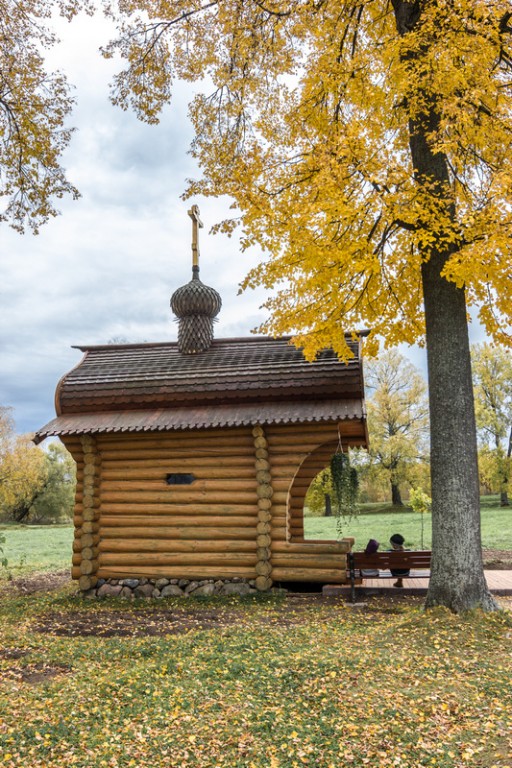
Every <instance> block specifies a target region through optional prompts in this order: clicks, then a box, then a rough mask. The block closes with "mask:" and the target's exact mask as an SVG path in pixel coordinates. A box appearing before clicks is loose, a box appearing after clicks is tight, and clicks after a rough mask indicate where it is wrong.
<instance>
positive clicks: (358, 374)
mask: <svg viewBox="0 0 512 768" xmlns="http://www.w3.org/2000/svg"><path fill="white" fill-rule="evenodd" d="M349 345H350V347H351V350H352V352H353V353H354V357H353V358H352V359H351V360H349V361H348V363H343V362H340V360H338V358H337V357H336V355H335V354H334V353H333V352H332V350H324V351H323V352H321V353H320V354H319V356H318V358H317V359H316V360H315V361H314V362H312V363H311V362H308V361H307V360H306V359H305V358H304V356H303V354H302V352H301V350H299V349H297V348H296V347H294V346H293V345H291V344H290V339H289V338H288V337H285V338H279V339H272V338H267V337H249V338H234V339H216V340H214V341H213V343H212V345H211V347H210V348H209V349H207V350H206V351H204V352H201V353H198V354H195V355H186V354H182V353H181V352H180V351H179V348H178V345H177V343H176V342H169V343H162V344H124V345H112V344H109V345H104V346H94V347H79V349H81V350H82V351H83V352H84V357H83V359H82V360H81V362H80V363H79V364H78V365H77V366H76V367H75V368H74V369H73V370H71V371H70V372H69V373H68V374H66V375H65V376H64V377H63V378H62V379H61V381H60V382H59V385H58V387H57V392H56V408H57V414H58V415H59V416H60V417H61V419H60V420H54V421H53V422H51V423H50V424H48V425H47V426H46V427H44V428H43V429H41V430H40V431H39V432H38V433H37V436H36V439H38V440H42V439H44V437H46V436H48V435H50V434H71V433H74V434H78V433H84V432H86V431H100V426H99V425H100V424H102V425H103V428H104V429H105V430H107V431H111V430H115V431H124V430H130V431H132V430H139V429H142V430H146V429H150V428H154V429H177V428H195V427H196V426H214V425H222V426H226V425H229V424H232V425H242V424H246V423H254V421H255V420H256V421H260V422H261V421H266V422H267V423H271V422H283V423H296V422H297V421H300V420H301V417H300V414H301V413H302V416H303V417H304V420H305V421H307V420H310V421H315V420H321V421H331V420H339V419H345V418H356V419H361V418H364V415H363V412H362V409H363V377H362V366H361V360H360V353H359V342H358V341H353V340H350V341H349ZM342 401H347V402H345V403H343V402H342ZM349 401H350V402H351V403H352V404H351V405H349ZM279 403H280V404H281V405H280V406H279V407H278V406H277V404H279ZM306 403H310V405H309V406H308V409H307V413H308V414H309V415H307V416H306V410H305V404H306ZM354 403H358V405H357V407H356V406H355V405H354ZM321 404H323V405H324V406H325V407H324V408H320V405H321ZM242 406H245V407H244V408H242ZM249 406H251V407H249ZM270 406H272V407H270ZM347 408H348V410H347ZM315 409H316V410H315ZM349 411H350V413H351V415H350V416H349V415H347V414H348V412H349ZM315 413H316V414H317V416H315ZM101 414H104V415H105V417H104V418H103V416H102V415H101ZM320 414H322V415H321V416H320ZM72 416H76V417H78V416H81V417H83V418H80V419H79V418H73V419H72V418H71V417H72ZM85 417H87V418H85ZM57 422H58V423H57ZM150 423H153V425H154V426H153V427H150V426H148V425H149V424H150ZM86 424H87V425H88V427H87V428H86V426H85V425H86ZM93 425H96V427H97V428H96V427H94V430H93V429H92V427H93ZM115 425H117V427H116V426H115Z"/></svg>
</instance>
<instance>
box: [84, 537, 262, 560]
mask: <svg viewBox="0 0 512 768" xmlns="http://www.w3.org/2000/svg"><path fill="white" fill-rule="evenodd" d="M99 550H100V552H256V539H254V541H244V540H230V539H220V540H214V541H211V540H202V541H201V540H198V539H190V540H188V541H184V540H183V539H179V540H177V539H160V538H158V539H141V538H136V539H119V538H116V539H103V540H102V541H101V542H100V545H99ZM269 554H270V550H269ZM258 559H260V558H258Z"/></svg>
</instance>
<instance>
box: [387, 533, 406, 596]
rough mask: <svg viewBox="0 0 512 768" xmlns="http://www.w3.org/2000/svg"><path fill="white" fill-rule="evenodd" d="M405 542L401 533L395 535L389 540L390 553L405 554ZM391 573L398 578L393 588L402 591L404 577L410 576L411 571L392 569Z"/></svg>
mask: <svg viewBox="0 0 512 768" xmlns="http://www.w3.org/2000/svg"><path fill="white" fill-rule="evenodd" d="M404 542H405V539H404V537H403V536H402V534H401V533H394V534H393V535H392V537H391V538H390V540H389V543H390V544H391V549H390V550H389V551H390V552H405V547H404ZM391 573H392V574H393V576H396V577H397V578H396V581H395V583H394V584H393V586H394V587H398V588H399V589H401V588H402V587H403V586H404V581H403V580H404V577H406V576H408V575H409V570H407V571H406V570H403V569H394V568H391Z"/></svg>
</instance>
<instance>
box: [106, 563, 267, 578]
mask: <svg viewBox="0 0 512 768" xmlns="http://www.w3.org/2000/svg"><path fill="white" fill-rule="evenodd" d="M255 575H256V574H255V573H254V568H253V567H250V568H247V567H244V566H238V567H233V566H228V565H224V566H211V565H209V566H204V567H201V566H197V565H182V566H173V565H150V566H143V565H138V566H137V567H134V566H120V565H119V566H115V567H114V566H105V565H104V566H102V567H101V568H99V569H98V571H97V573H96V576H97V577H98V578H100V579H123V578H128V577H131V578H142V577H146V578H157V577H159V576H165V577H166V578H168V579H232V578H235V577H236V576H238V577H240V578H242V579H254V577H255Z"/></svg>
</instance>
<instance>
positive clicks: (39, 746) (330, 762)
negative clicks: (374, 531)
mask: <svg viewBox="0 0 512 768" xmlns="http://www.w3.org/2000/svg"><path fill="white" fill-rule="evenodd" d="M0 647H1V652H0V677H1V679H2V689H3V696H2V697H0V764H1V765H2V766H4V767H5V768H21V767H22V768H39V767H40V768H62V766H66V768H71V767H75V768H105V767H106V768H143V767H145V766H148V767H149V768H303V767H304V766H306V767H307V766H309V768H350V766H368V768H391V767H394V768H396V767H397V766H398V767H402V768H470V767H471V768H510V766H511V765H512V715H511V713H512V686H511V685H510V677H511V675H510V655H511V653H512V616H511V614H510V613H509V612H507V611H503V612H500V613H494V614H491V615H482V614H480V613H479V612H475V613H473V614H469V615H465V616H453V615H451V614H449V613H448V612H446V611H443V610H436V611H434V612H430V613H427V614H426V613H424V612H423V611H421V610H420V609H419V607H418V604H416V605H415V603H414V599H413V598H411V599H409V600H407V601H405V600H400V599H399V598H395V599H394V600H393V599H391V598H388V599H387V601H386V602H383V601H382V599H381V600H377V599H374V600H373V601H370V602H369V603H368V604H367V606H366V607H365V608H358V609H354V608H352V607H350V606H349V605H347V604H345V603H344V602H342V601H335V602H330V601H326V600H325V599H324V600H322V601H318V600H314V599H311V598H309V599H304V598H302V599H301V598H297V597H295V598H293V597H291V596H288V597H284V596H279V595H273V596H270V597H263V596H259V597H258V598H254V599H248V598H246V599H234V598H230V599H227V598H224V599H220V598H218V599H214V598H208V599H203V600H201V599H196V600H195V599H194V598H190V599H189V600H183V599H181V600H180V599H179V598H170V599H168V600H165V601H159V602H158V603H152V604H148V603H147V602H145V601H136V602H131V603H126V602H125V603H123V602H121V601H115V600H113V601H109V602H103V603H100V602H95V601H83V600H80V599H77V597H76V596H74V595H71V594H70V593H69V591H68V592H67V593H66V592H61V593H60V594H59V593H57V594H52V595H46V596H43V595H40V594H39V595H37V594H35V595H31V596H29V597H16V596H15V595H13V594H11V595H8V594H5V593H4V595H3V597H1V598H0Z"/></svg>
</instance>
